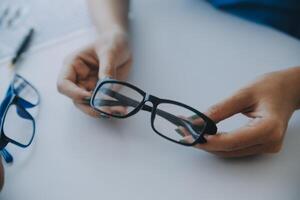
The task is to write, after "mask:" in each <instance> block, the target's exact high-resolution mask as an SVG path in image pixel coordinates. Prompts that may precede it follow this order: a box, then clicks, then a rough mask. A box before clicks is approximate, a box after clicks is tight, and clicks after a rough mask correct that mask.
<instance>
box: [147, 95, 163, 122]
mask: <svg viewBox="0 0 300 200" xmlns="http://www.w3.org/2000/svg"><path fill="white" fill-rule="evenodd" d="M147 102H150V103H151V104H152V106H149V105H147V104H146V103H147ZM159 102H160V99H159V98H158V97H156V96H153V95H151V94H148V93H146V95H145V99H144V102H143V106H146V107H148V109H149V108H151V125H152V126H153V121H154V118H155V110H156V108H157V105H158V104H159Z"/></svg>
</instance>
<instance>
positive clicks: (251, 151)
mask: <svg viewBox="0 0 300 200" xmlns="http://www.w3.org/2000/svg"><path fill="white" fill-rule="evenodd" d="M265 148H266V147H265V146H264V145H262V144H259V145H255V146H252V147H248V148H245V149H241V150H237V151H230V152H228V151H212V152H210V153H213V154H215V155H217V156H220V157H223V158H239V157H245V156H252V155H258V154H262V153H264V151H265Z"/></svg>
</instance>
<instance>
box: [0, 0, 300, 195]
mask: <svg viewBox="0 0 300 200" xmlns="http://www.w3.org/2000/svg"><path fill="white" fill-rule="evenodd" d="M132 15H133V17H132V23H131V24H132V40H133V49H134V50H133V51H134V58H135V61H134V66H133V70H132V74H131V76H130V78H129V81H130V82H132V83H134V84H136V85H138V86H139V87H141V88H143V89H145V90H146V91H149V92H150V93H152V94H155V95H157V96H161V97H165V98H170V99H176V100H178V101H182V102H185V103H186V104H189V105H192V106H194V107H196V108H198V109H199V110H205V109H206V108H207V107H209V106H210V105H212V104H213V103H215V102H217V101H219V100H221V99H222V98H225V97H226V96H228V95H230V94H231V93H232V92H233V91H235V90H236V89H238V88H239V87H241V86H242V85H244V84H246V83H247V82H249V81H251V80H253V79H254V78H255V77H257V76H258V75H260V74H262V73H265V72H268V71H273V70H277V69H282V68H285V67H289V66H295V65H299V63H300V56H299V52H300V42H299V41H297V40H295V39H293V38H290V37H289V36H286V35H284V34H282V33H278V32H276V31H273V30H271V29H268V28H265V27H261V26H258V25H255V24H251V23H249V22H246V21H243V20H241V19H237V18H234V17H232V16H229V15H226V14H224V13H221V12H218V11H216V10H215V9H214V8H211V7H210V6H209V5H208V4H206V3H204V2H202V1H196V0H176V1H175V0H165V1H160V0H153V1H146V0H145V1H140V0H136V1H133V4H132ZM93 38H94V33H93V31H87V32H85V33H83V34H82V35H81V36H80V37H78V38H77V39H75V40H72V41H66V42H64V43H61V44H59V45H56V46H52V47H49V48H47V49H45V50H41V51H39V52H35V53H33V54H30V55H29V56H28V58H27V59H26V61H25V63H24V65H23V66H22V68H21V69H20V73H21V74H22V75H24V76H25V77H26V78H27V79H29V80H31V82H32V83H33V84H34V85H36V86H37V88H38V89H39V91H40V92H41V96H42V105H41V110H40V113H39V118H38V127H37V135H36V138H35V141H34V144H33V145H32V146H31V147H30V148H28V149H26V150H25V151H21V150H20V149H18V148H16V147H13V146H10V147H9V149H10V150H11V151H12V152H13V154H14V155H15V163H14V164H13V165H12V166H7V165H6V166H5V169H6V184H5V187H4V190H3V192H2V193H1V194H0V199H1V200H19V199H25V200H29V199H30V200H41V199H43V200H56V199H57V200H61V199H73V200H77V199H78V200H81V199H89V200H92V199H143V200H148V199H149V200H150V199H151V200H152V199H162V200H165V199H174V200H177V199H190V200H194V199H206V200H211V199H212V200H215V199H230V200H235V199H236V200H240V199H251V200H253V199H255V200H267V199H272V200H276V199H278V200H282V199H289V200H290V199H299V195H300V192H299V184H300V170H299V166H300V147H299V142H300V134H299V130H300V123H299V120H300V115H299V113H295V114H294V116H293V118H292V120H291V122H290V126H289V128H288V131H287V136H286V139H285V142H284V149H283V150H282V151H281V152H280V153H279V154H277V155H273V156H269V155H268V156H267V155H265V156H259V157H252V158H245V159H238V160H227V159H220V158H217V157H215V156H212V155H210V154H207V153H205V152H202V151H199V150H196V149H193V148H186V147H182V146H179V145H176V144H173V143H170V142H168V141H166V140H163V139H162V138H161V137H159V136H157V135H155V134H154V132H153V131H152V129H151V127H150V124H149V122H150V118H149V114H148V113H143V112H140V113H139V114H137V115H136V116H134V117H132V118H130V119H126V120H100V119H92V118H90V117H88V116H86V115H84V114H82V113H81V112H79V111H78V110H77V109H76V108H75V107H74V106H73V105H72V103H71V101H70V100H69V99H67V98H65V97H63V96H61V95H59V94H58V93H57V91H56V85H55V82H56V77H57V74H58V71H59V70H60V68H61V65H62V60H63V58H64V57H65V56H66V55H67V54H68V53H70V52H72V51H74V50H75V49H77V48H79V47H81V46H84V45H85V44H87V43H88V42H90V41H92V40H93ZM6 73H8V70H7V69H6V68H4V67H2V68H0V75H1V79H0V85H1V95H3V93H4V85H7V84H8V78H7V76H6V75H5V74H6ZM207 85H209V89H207V87H206V86H207ZM245 120H246V119H245V118H243V117H241V116H235V117H233V118H232V119H229V120H227V121H225V122H223V123H221V124H220V125H219V129H220V130H231V129H233V128H236V127H238V126H241V125H242V124H243V123H245Z"/></svg>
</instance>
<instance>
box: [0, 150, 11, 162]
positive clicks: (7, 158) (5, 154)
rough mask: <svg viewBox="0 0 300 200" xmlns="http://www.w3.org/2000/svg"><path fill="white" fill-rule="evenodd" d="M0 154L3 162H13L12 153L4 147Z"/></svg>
mask: <svg viewBox="0 0 300 200" xmlns="http://www.w3.org/2000/svg"><path fill="white" fill-rule="evenodd" d="M0 153H1V155H2V156H3V158H4V160H5V162H7V163H12V162H13V160H14V159H13V157H12V155H11V154H10V153H9V152H8V151H7V150H6V149H5V148H4V149H2V150H1V151H0Z"/></svg>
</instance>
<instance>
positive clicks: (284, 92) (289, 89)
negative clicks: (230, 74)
mask: <svg viewBox="0 0 300 200" xmlns="http://www.w3.org/2000/svg"><path fill="white" fill-rule="evenodd" d="M299 72H300V68H291V69H288V70H285V71H278V72H273V73H270V74H267V75H265V76H263V77H262V78H260V79H258V80H256V81H255V82H254V83H252V84H250V85H249V86H247V87H245V88H243V89H241V90H239V91H238V92H236V93H235V94H234V95H233V96H231V97H229V98H228V99H226V100H224V101H222V102H220V103H218V104H216V105H214V106H212V107H211V109H209V111H208V112H207V115H208V116H209V117H210V118H211V119H212V120H214V121H215V122H220V121H222V120H224V119H226V118H229V117H231V116H233V115H235V114H237V113H242V114H244V115H246V116H247V117H249V118H250V121H249V123H248V124H247V125H245V126H244V127H241V128H239V129H237V130H234V131H232V132H230V133H220V134H217V135H206V136H205V137H206V139H207V143H205V144H199V145H196V147H197V148H199V149H203V150H205V151H208V152H210V153H213V154H216V155H218V156H221V157H242V156H249V155H256V154H263V153H277V152H279V151H280V150H281V147H282V142H283V139H284V136H285V131H286V129H287V126H288V121H289V119H290V117H291V116H292V114H293V112H294V111H295V110H296V109H297V108H299V102H300V101H299V100H300V73H299Z"/></svg>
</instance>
